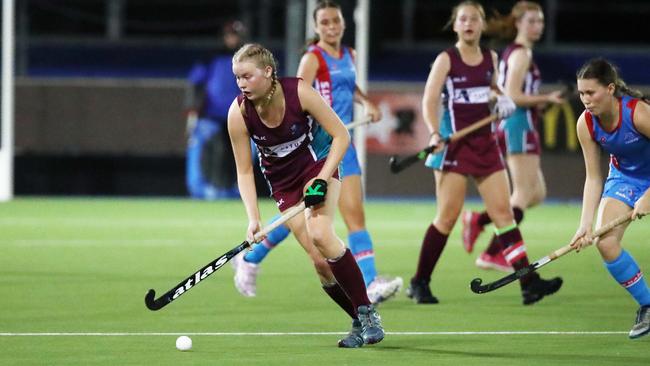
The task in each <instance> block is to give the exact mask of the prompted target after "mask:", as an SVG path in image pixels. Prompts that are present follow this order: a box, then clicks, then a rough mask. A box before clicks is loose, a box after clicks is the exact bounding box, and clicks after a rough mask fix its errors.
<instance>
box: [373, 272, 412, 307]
mask: <svg viewBox="0 0 650 366" xmlns="http://www.w3.org/2000/svg"><path fill="white" fill-rule="evenodd" d="M403 285H404V280H402V277H387V276H377V277H375V280H374V281H372V282H371V283H370V285H368V288H367V290H366V291H367V293H368V299H370V302H371V303H372V304H379V303H381V302H384V301H386V300H388V299H390V298H391V297H393V296H395V294H396V293H398V292H399V291H400V290H401V289H402V286H403Z"/></svg>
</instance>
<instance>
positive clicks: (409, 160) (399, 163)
mask: <svg viewBox="0 0 650 366" xmlns="http://www.w3.org/2000/svg"><path fill="white" fill-rule="evenodd" d="M496 118H497V116H496V114H491V115H489V116H487V117H485V118H483V119H481V120H479V121H476V122H474V123H472V124H471V125H469V126H467V127H465V128H463V129H461V130H460V131H457V132H455V133H453V134H452V135H450V136H447V137H445V138H443V139H441V140H440V141H441V142H443V143H445V144H446V143H449V142H453V141H456V140H459V139H461V138H463V137H465V136H467V135H469V134H470V133H472V132H474V131H476V130H478V129H479V128H481V127H483V126H486V125H488V124H490V123H492V121H494V120H495V119H496ZM436 147H437V146H436V145H433V146H427V147H425V148H424V149H422V150H420V151H418V152H416V153H415V154H412V155H409V156H407V157H405V158H404V159H401V160H399V158H398V157H397V155H393V156H391V157H390V160H389V161H388V162H389V164H390V171H391V172H393V173H395V174H397V173H399V172H401V171H402V170H404V169H406V168H408V167H409V166H411V165H413V164H414V163H416V162H418V161H420V160H423V159H424V158H426V157H427V155H429V154H430V153H431V152H433V150H435V149H436Z"/></svg>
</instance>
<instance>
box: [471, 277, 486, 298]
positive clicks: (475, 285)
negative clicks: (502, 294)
mask: <svg viewBox="0 0 650 366" xmlns="http://www.w3.org/2000/svg"><path fill="white" fill-rule="evenodd" d="M482 283H483V280H482V279H480V278H475V279H473V280H472V283H470V285H469V288H471V289H472V292H473V293H475V294H482V293H484V292H485V289H486V287H487V286H481V284H482Z"/></svg>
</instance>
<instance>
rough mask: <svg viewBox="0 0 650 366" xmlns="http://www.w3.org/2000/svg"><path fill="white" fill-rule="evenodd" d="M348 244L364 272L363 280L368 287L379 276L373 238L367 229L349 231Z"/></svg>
mask: <svg viewBox="0 0 650 366" xmlns="http://www.w3.org/2000/svg"><path fill="white" fill-rule="evenodd" d="M348 244H349V245H350V251H351V252H352V255H354V259H356V261H357V264H358V265H359V269H360V270H361V273H362V274H363V280H364V281H365V282H366V287H368V285H369V284H370V283H371V282H372V281H374V279H375V277H377V269H376V268H375V251H374V250H373V249H372V239H370V234H368V232H367V231H366V230H361V231H357V232H354V233H349V235H348Z"/></svg>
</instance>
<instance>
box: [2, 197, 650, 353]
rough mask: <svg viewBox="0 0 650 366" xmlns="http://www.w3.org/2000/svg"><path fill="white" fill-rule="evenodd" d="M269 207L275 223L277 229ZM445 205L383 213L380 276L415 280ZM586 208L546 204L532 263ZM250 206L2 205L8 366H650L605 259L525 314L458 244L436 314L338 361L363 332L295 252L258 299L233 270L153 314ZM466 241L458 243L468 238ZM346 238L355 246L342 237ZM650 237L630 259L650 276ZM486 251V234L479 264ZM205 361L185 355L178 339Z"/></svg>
mask: <svg viewBox="0 0 650 366" xmlns="http://www.w3.org/2000/svg"><path fill="white" fill-rule="evenodd" d="M273 206H274V205H272V204H271V203H270V202H264V203H263V204H262V211H263V215H264V217H265V218H266V219H268V218H270V217H272V215H273V214H275V208H274V207H273ZM434 210H435V208H434V205H433V204H432V203H431V202H396V203H387V202H370V203H368V204H367V219H368V227H369V230H370V232H371V234H372V235H373V238H374V242H375V251H376V255H377V257H376V258H377V264H378V267H379V269H380V271H381V272H382V273H386V274H392V275H399V276H402V277H404V279H405V281H407V280H408V279H409V278H410V276H411V275H412V274H413V272H414V269H415V264H416V259H417V256H418V252H419V247H420V241H421V238H422V235H423V233H424V230H425V229H426V226H427V225H428V224H429V222H430V220H431V218H432V217H433V214H434ZM578 218H579V207H578V206H576V205H546V206H543V207H539V208H536V209H534V210H531V211H530V212H528V213H527V216H526V219H525V221H524V224H523V226H522V228H523V233H524V237H525V239H526V242H527V247H528V253H529V255H530V257H531V259H537V258H539V257H541V256H543V255H546V254H547V253H548V252H550V251H551V250H554V249H556V248H558V247H560V246H562V245H564V244H566V242H567V240H568V239H570V238H571V236H572V234H573V232H574V231H575V228H576V224H577V221H578ZM246 223H247V222H246V218H245V213H244V210H243V206H242V205H241V203H240V202H238V201H232V202H196V201H190V200H149V199H146V200H127V199H123V200H109V199H45V198H19V199H16V200H14V201H12V202H9V203H3V204H0V248H1V250H2V251H1V253H0V293H1V294H2V295H1V296H0V333H1V334H0V350H1V351H0V364H1V365H147V364H152V365H153V364H155V365H289V364H292V365H293V364H296V365H648V364H650V350H649V345H650V343H649V342H650V337H648V339H641V340H637V341H630V340H628V338H627V332H628V331H629V328H630V327H631V325H632V323H633V320H634V316H635V311H636V304H635V303H634V302H633V301H632V300H631V298H630V297H628V296H627V294H626V293H625V291H624V290H623V289H622V288H620V286H618V285H617V284H616V283H614V281H613V280H611V279H610V277H609V275H608V274H607V273H606V270H605V269H604V268H603V265H602V262H601V261H600V259H599V256H598V254H597V252H596V250H594V248H589V249H588V250H586V251H584V252H582V253H580V254H578V255H576V254H569V255H567V256H565V257H563V258H561V259H560V260H558V261H557V262H554V263H552V264H550V265H548V266H546V267H544V268H543V269H542V270H541V273H542V275H543V276H544V277H550V276H555V275H561V276H563V278H564V280H565V285H564V287H563V288H562V289H561V290H560V292H558V293H557V294H556V295H553V296H551V297H549V298H546V299H544V300H543V301H541V302H540V303H538V304H535V305H533V306H530V307H524V306H522V305H521V297H520V294H519V289H518V285H517V284H513V285H510V286H507V287H505V288H503V289H500V290H498V291H495V292H492V293H489V294H484V295H475V294H473V293H471V292H470V291H469V282H470V281H471V279H472V278H474V277H482V278H484V279H485V280H494V279H496V278H498V277H500V276H501V275H502V274H501V273H497V272H486V271H481V270H479V269H477V268H476V267H474V264H473V263H474V259H475V257H476V255H477V253H474V254H472V255H468V254H467V253H465V252H464V250H463V249H462V246H461V245H460V235H459V232H458V230H456V231H455V232H454V233H452V235H451V237H450V241H449V243H448V245H447V248H446V250H445V253H444V254H443V257H442V259H441V263H440V265H439V266H438V268H437V269H436V272H435V273H434V279H433V282H432V288H433V292H434V294H435V295H436V296H438V298H439V299H440V301H441V303H440V304H438V305H415V304H413V302H411V301H410V300H409V299H407V298H406V296H405V295H404V294H403V293H400V294H399V295H398V297H397V298H395V299H393V300H392V301H390V302H387V303H385V304H383V305H381V307H380V311H381V315H382V318H383V321H384V326H385V329H386V331H387V332H388V334H387V336H386V338H385V340H384V341H383V342H382V343H380V344H377V345H374V346H368V347H364V348H362V349H356V350H343V349H338V348H336V340H337V339H338V338H339V337H340V335H341V334H343V333H345V332H347V330H348V328H349V320H348V319H346V317H345V316H344V314H343V313H342V312H341V311H339V310H338V308H337V307H336V306H335V305H334V304H333V303H331V302H330V300H329V299H328V298H327V297H326V296H325V295H324V294H323V292H322V290H321V289H320V286H319V284H318V281H317V279H316V276H315V275H314V271H313V269H312V268H311V265H310V264H309V261H308V258H307V256H306V255H305V254H304V253H303V252H302V251H301V249H300V248H299V246H298V245H297V243H296V242H295V241H294V240H293V239H290V240H288V241H287V242H286V243H284V244H283V245H282V246H280V247H279V248H278V249H276V250H275V251H274V252H273V253H271V254H270V256H269V258H268V259H267V261H266V262H265V264H264V266H263V269H262V273H261V275H260V278H259V281H258V296H257V297H255V298H243V297H241V296H240V295H239V294H238V293H237V291H236V290H235V289H234V287H233V284H232V270H231V268H230V265H227V266H225V267H223V268H222V269H221V270H220V271H219V272H218V273H216V274H214V275H213V276H211V277H210V278H209V280H206V281H205V283H204V284H201V285H200V286H197V287H196V288H195V289H193V290H192V291H191V292H189V293H187V294H186V295H184V296H183V297H182V298H180V299H179V300H178V301H175V302H174V303H172V304H170V305H169V306H167V307H166V308H164V309H162V310H160V311H158V312H152V311H149V310H147V309H146V308H145V306H144V301H143V298H144V295H145V293H146V291H147V290H148V289H149V288H154V289H156V290H157V292H158V294H161V293H163V292H165V291H167V290H168V289H169V288H171V287H172V286H174V285H175V284H176V283H178V282H179V281H180V280H182V279H183V278H184V277H186V276H188V275H189V274H191V273H192V272H193V271H194V270H196V269H197V268H199V267H201V266H202V265H204V264H206V263H207V262H209V261H210V260H212V259H214V258H216V257H217V256H219V255H221V254H222V253H223V252H225V251H227V250H229V249H230V248H232V247H233V246H235V245H237V244H239V243H240V242H241V241H242V240H243V238H244V232H245V229H246ZM457 229H458V228H457ZM337 231H338V232H339V233H340V235H341V236H342V237H345V231H344V227H343V225H342V223H341V222H340V221H339V222H337ZM648 237H650V228H649V226H648V222H646V221H639V222H635V223H633V224H632V226H631V227H630V229H628V232H627V234H626V237H625V240H624V242H625V245H626V247H627V248H628V249H629V250H630V251H631V252H632V254H633V255H634V256H635V258H636V259H637V261H638V262H639V264H640V265H641V266H642V268H645V270H646V272H648V271H650V252H649V251H648V248H647V245H648V244H649V243H648V240H649V239H648ZM487 240H488V235H486V234H484V236H483V237H481V238H480V239H479V244H478V245H477V247H478V250H477V251H479V252H480V250H481V249H483V248H484V246H485V244H486V242H487ZM181 334H186V335H189V336H191V338H192V340H193V342H194V347H193V349H192V350H191V351H190V352H179V351H177V350H176V349H175V347H174V342H175V339H176V337H177V336H178V335H181Z"/></svg>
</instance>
